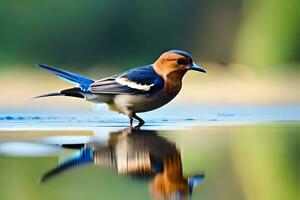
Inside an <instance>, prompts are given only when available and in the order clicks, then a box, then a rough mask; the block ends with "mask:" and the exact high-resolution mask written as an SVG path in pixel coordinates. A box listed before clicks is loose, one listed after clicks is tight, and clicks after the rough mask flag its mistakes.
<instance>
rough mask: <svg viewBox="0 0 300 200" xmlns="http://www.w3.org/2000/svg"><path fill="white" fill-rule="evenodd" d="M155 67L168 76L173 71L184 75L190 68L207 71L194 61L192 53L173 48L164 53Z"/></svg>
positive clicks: (161, 73) (157, 70) (158, 71)
mask: <svg viewBox="0 0 300 200" xmlns="http://www.w3.org/2000/svg"><path fill="white" fill-rule="evenodd" d="M153 67H154V69H155V71H156V72H157V73H158V74H160V75H162V76H167V75H168V74H169V73H171V72H178V73H180V74H182V76H183V75H184V74H185V73H186V72H187V71H189V70H195V71H198V72H203V73H206V71H205V69H204V68H203V67H201V66H198V65H196V64H195V63H194V61H193V58H192V56H191V55H190V54H188V53H187V52H185V51H180V50H171V51H167V52H165V53H163V54H162V55H161V56H160V57H159V58H158V59H157V60H156V61H155V63H154V64H153Z"/></svg>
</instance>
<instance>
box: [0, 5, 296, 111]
mask: <svg viewBox="0 0 300 200" xmlns="http://www.w3.org/2000/svg"><path fill="white" fill-rule="evenodd" d="M299 9H300V2H299V1H298V0H286V1H284V2H282V1H280V0H260V1H258V0H227V1H222V0H210V1H205V0H186V1H184V2H183V1H180V0H165V1H159V0H152V1H146V2H145V1H130V2H128V1H122V0H101V1H94V0H89V1H78V0H52V1H46V0H39V1H38V0H27V1H17V0H2V1H1V3H0V24H1V29H0V89H1V92H2V95H1V96H2V98H1V99H0V107H6V108H24V107H27V106H28V105H29V104H28V103H24V100H26V99H28V98H30V97H32V96H35V95H38V94H40V93H45V92H48V91H55V90H57V89H60V88H61V87H68V84H66V83H64V82H63V81H60V80H57V79H56V77H54V76H52V75H50V74H48V73H46V72H44V71H42V70H40V69H38V68H36V67H35V66H34V64H35V63H44V64H48V65H52V66H57V67H60V68H63V69H67V70H71V71H74V72H77V73H82V74H83V75H86V76H90V77H92V78H94V79H100V78H103V77H105V76H107V75H111V74H113V73H119V72H122V71H124V70H127V69H129V68H132V67H136V66H141V65H147V64H151V63H153V62H154V61H155V59H157V58H158V56H159V55H160V54H161V53H162V52H164V51H167V50H170V49H181V50H185V51H188V52H189V53H191V54H192V55H193V57H194V60H195V61H196V62H197V63H198V64H200V65H204V66H205V67H206V69H207V71H208V73H207V74H206V75H203V74H197V73H189V75H187V76H186V77H185V80H184V87H183V91H182V93H181V94H180V95H179V97H177V98H176V100H175V104H176V103H177V104H184V103H186V102H187V101H189V103H193V104H234V105H236V104H242V105H244V104H251V105H270V104H276V105H278V104H299V103H300V93H299V91H298V90H297V88H298V86H299V85H300V80H299V74H300V73H299V72H300V70H299V66H300V12H299ZM46 101H47V100H46ZM66 101H67V102H69V104H67V105H66V104H65V103H64V102H66ZM78 102H79V101H78V100H70V99H67V100H66V99H65V98H59V100H57V102H56V104H55V106H57V105H59V104H60V103H62V104H61V105H64V106H65V107H68V106H72V105H73V104H74V103H75V104H77V103H78ZM37 104H39V103H37ZM79 104H80V103H78V105H79ZM41 105H45V103H42V104H41ZM47 105H49V106H51V105H50V104H47Z"/></svg>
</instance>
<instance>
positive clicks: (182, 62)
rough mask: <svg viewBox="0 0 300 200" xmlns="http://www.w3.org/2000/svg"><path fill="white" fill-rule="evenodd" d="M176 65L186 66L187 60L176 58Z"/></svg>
mask: <svg viewBox="0 0 300 200" xmlns="http://www.w3.org/2000/svg"><path fill="white" fill-rule="evenodd" d="M177 64H179V65H186V64H187V60H186V59H184V58H178V59H177Z"/></svg>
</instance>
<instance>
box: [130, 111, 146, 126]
mask: <svg viewBox="0 0 300 200" xmlns="http://www.w3.org/2000/svg"><path fill="white" fill-rule="evenodd" d="M132 117H133V118H134V119H136V120H138V121H139V124H138V125H137V128H140V127H142V126H143V125H144V124H145V121H144V120H143V119H142V118H140V117H139V116H137V115H136V114H135V113H132Z"/></svg>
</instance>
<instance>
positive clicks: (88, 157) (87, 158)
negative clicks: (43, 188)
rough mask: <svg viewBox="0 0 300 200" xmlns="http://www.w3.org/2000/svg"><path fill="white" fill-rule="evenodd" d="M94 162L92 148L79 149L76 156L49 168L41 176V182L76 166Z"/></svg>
mask: <svg viewBox="0 0 300 200" xmlns="http://www.w3.org/2000/svg"><path fill="white" fill-rule="evenodd" d="M92 162H93V151H92V149H89V148H86V149H83V150H81V151H79V152H78V153H77V154H75V155H74V156H72V157H70V158H68V159H66V160H64V161H63V162H61V163H59V164H58V166H57V167H55V168H53V169H51V170H49V171H48V172H46V173H45V174H44V175H43V176H42V177H41V178H40V183H44V182H45V181H47V180H48V179H50V178H52V177H54V176H56V175H58V174H60V173H62V172H64V171H67V170H69V169H71V168H76V167H79V166H81V165H84V164H89V163H92Z"/></svg>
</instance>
